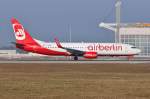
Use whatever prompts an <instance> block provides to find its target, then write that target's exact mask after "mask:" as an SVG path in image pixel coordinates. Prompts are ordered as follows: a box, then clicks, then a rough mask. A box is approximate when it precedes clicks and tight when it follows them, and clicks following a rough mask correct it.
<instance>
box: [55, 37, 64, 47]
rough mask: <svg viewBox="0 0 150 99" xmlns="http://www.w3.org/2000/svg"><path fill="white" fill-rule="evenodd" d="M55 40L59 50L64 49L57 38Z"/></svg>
mask: <svg viewBox="0 0 150 99" xmlns="http://www.w3.org/2000/svg"><path fill="white" fill-rule="evenodd" d="M54 40H55V43H56V44H57V47H58V48H63V47H62V45H61V44H60V42H59V40H58V39H57V38H55V39H54Z"/></svg>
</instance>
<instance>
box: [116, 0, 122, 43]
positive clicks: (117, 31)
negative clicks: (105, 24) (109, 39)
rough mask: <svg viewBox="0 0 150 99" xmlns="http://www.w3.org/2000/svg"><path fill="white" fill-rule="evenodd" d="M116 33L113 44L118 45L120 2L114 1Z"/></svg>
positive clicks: (119, 0)
mask: <svg viewBox="0 0 150 99" xmlns="http://www.w3.org/2000/svg"><path fill="white" fill-rule="evenodd" d="M115 7H116V33H115V43H120V37H119V36H120V22H121V0H116V5H115Z"/></svg>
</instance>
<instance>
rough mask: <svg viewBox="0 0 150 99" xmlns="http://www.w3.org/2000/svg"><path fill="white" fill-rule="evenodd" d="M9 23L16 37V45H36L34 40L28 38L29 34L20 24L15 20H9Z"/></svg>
mask: <svg viewBox="0 0 150 99" xmlns="http://www.w3.org/2000/svg"><path fill="white" fill-rule="evenodd" d="M11 23H12V26H13V30H14V33H15V37H16V43H18V44H33V45H34V44H37V43H36V42H35V41H34V39H33V38H32V37H31V36H30V34H29V33H28V32H27V31H26V30H25V29H24V28H23V26H22V25H21V23H20V22H19V21H18V20H17V19H15V18H12V19H11Z"/></svg>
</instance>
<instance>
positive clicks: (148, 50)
mask: <svg viewBox="0 0 150 99" xmlns="http://www.w3.org/2000/svg"><path fill="white" fill-rule="evenodd" d="M121 5H122V2H121V0H116V4H115V7H116V23H103V22H102V23H100V24H99V26H100V27H101V28H105V29H109V30H112V31H113V32H114V33H115V43H125V44H130V45H134V46H136V47H137V48H139V49H141V53H140V54H139V55H138V56H137V57H145V58H146V57H148V58H150V24H149V23H121Z"/></svg>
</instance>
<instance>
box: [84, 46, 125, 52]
mask: <svg viewBox="0 0 150 99" xmlns="http://www.w3.org/2000/svg"><path fill="white" fill-rule="evenodd" d="M87 49H88V50H89V51H122V49H123V48H122V46H121V45H115V44H111V45H101V44H92V45H89V46H88V47H87Z"/></svg>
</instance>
